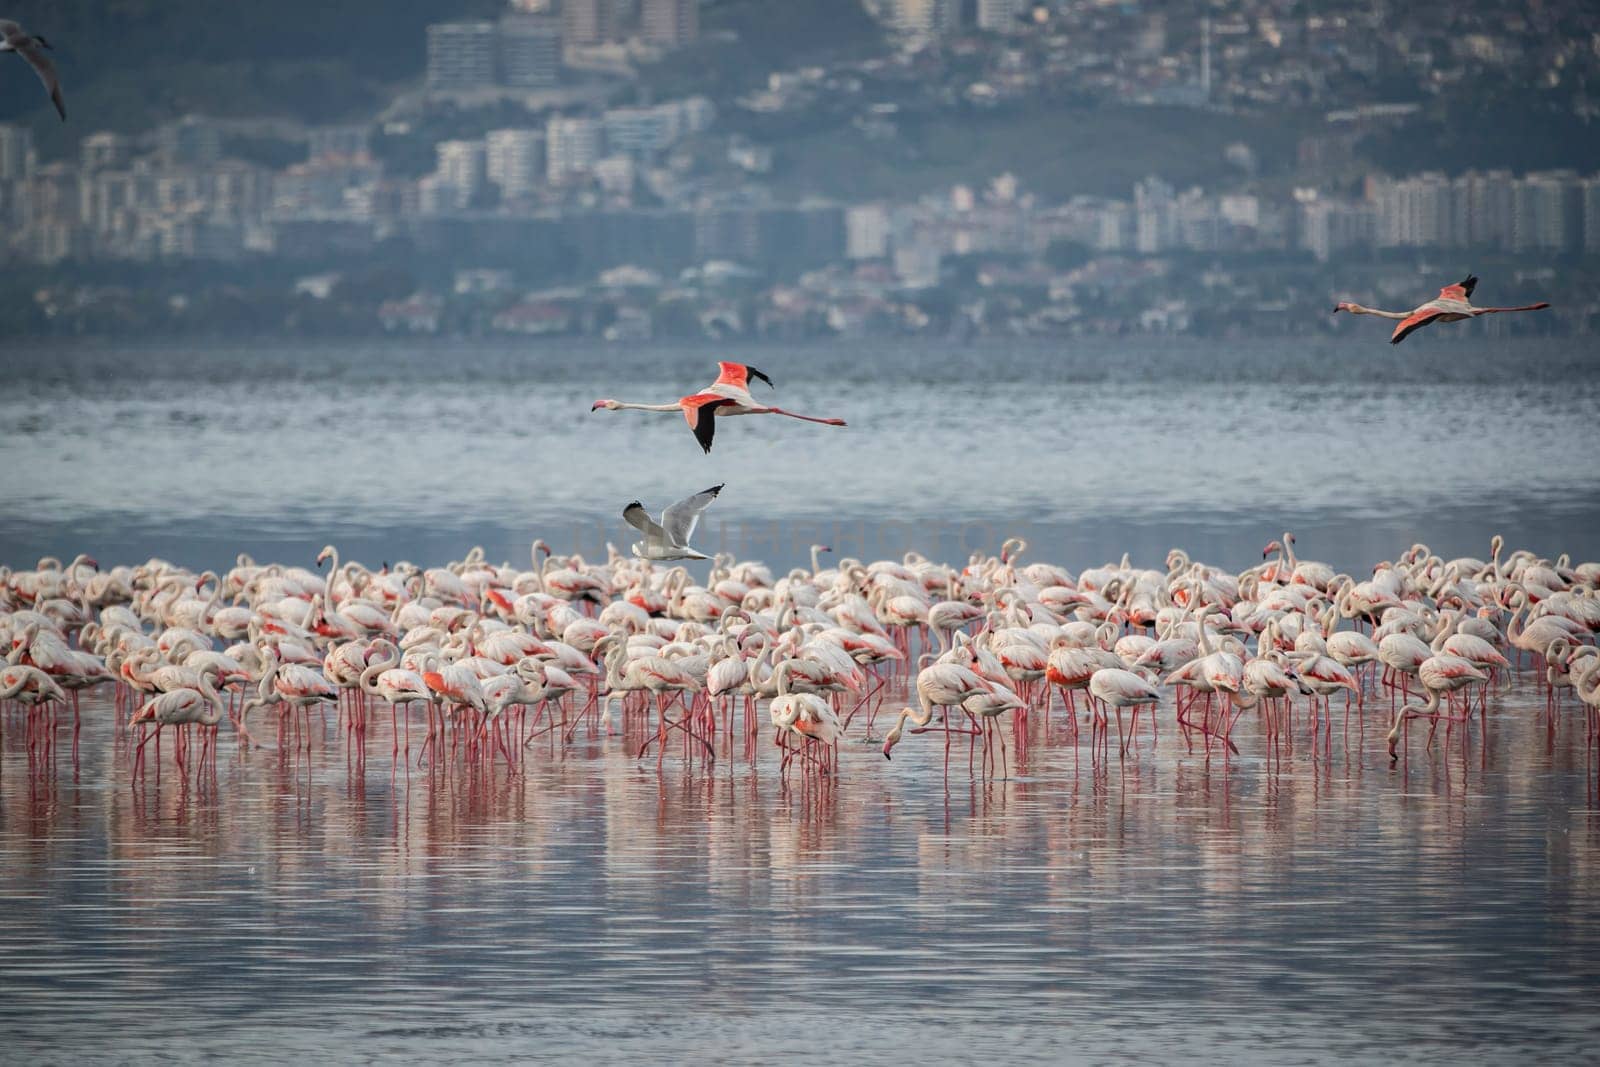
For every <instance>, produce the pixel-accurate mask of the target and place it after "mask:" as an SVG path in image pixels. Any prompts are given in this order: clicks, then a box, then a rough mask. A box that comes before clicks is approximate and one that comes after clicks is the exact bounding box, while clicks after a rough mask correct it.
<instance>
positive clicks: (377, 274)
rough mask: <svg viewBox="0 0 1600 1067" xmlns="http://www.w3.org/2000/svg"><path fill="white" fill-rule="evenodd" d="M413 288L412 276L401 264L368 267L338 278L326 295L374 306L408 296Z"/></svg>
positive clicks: (413, 278) (344, 300) (339, 300)
mask: <svg viewBox="0 0 1600 1067" xmlns="http://www.w3.org/2000/svg"><path fill="white" fill-rule="evenodd" d="M416 288H417V279H416V277H415V276H413V275H412V273H411V272H410V271H408V270H406V269H405V268H404V267H393V266H382V267H371V268H369V269H367V270H362V271H356V272H353V273H350V274H346V275H345V276H344V277H342V278H340V279H339V280H338V281H337V282H335V283H334V286H333V291H332V292H331V293H330V294H329V298H330V299H331V300H334V301H335V302H337V303H340V304H360V305H373V306H375V305H377V304H381V303H383V302H384V301H385V300H399V299H402V298H403V297H407V296H410V295H411V294H412V293H413V292H415V291H416Z"/></svg>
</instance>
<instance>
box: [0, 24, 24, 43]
mask: <svg viewBox="0 0 1600 1067" xmlns="http://www.w3.org/2000/svg"><path fill="white" fill-rule="evenodd" d="M21 36H23V33H22V27H21V26H20V25H19V24H17V23H15V22H12V21H11V20H10V19H0V39H4V40H7V41H9V40H11V39H12V38H13V37H21Z"/></svg>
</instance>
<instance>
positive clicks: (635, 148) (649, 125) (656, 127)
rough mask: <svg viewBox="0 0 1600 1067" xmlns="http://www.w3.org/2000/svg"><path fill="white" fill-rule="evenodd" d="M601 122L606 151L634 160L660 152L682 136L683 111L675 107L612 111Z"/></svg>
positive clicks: (622, 108)
mask: <svg viewBox="0 0 1600 1067" xmlns="http://www.w3.org/2000/svg"><path fill="white" fill-rule="evenodd" d="M602 121H603V123H604V126H605V133H606V151H607V152H610V153H611V154H612V155H626V156H631V157H633V158H635V159H641V158H648V157H650V156H653V155H655V154H656V153H658V152H662V151H664V150H666V149H667V148H669V147H671V146H672V144H673V143H674V142H675V141H677V139H678V138H679V137H681V136H682V135H683V125H684V121H683V109H682V108H681V107H680V106H679V105H677V104H676V103H673V104H661V105H658V106H656V107H617V108H612V109H611V110H610V111H607V112H606V113H605V116H604V118H603V120H602Z"/></svg>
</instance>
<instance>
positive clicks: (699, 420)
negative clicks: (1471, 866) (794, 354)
mask: <svg viewBox="0 0 1600 1067" xmlns="http://www.w3.org/2000/svg"><path fill="white" fill-rule="evenodd" d="M717 366H718V367H719V368H720V369H721V373H720V374H719V375H718V376H717V380H716V381H714V382H712V383H711V384H710V385H708V386H706V387H705V388H704V389H703V390H701V391H700V392H698V393H693V394H691V395H689V396H685V397H680V398H679V399H678V400H677V401H675V402H674V403H671V404H628V403H623V402H622V401H620V400H611V399H603V400H596V401H595V402H594V404H593V406H591V407H590V408H589V410H590V411H591V412H593V411H599V410H601V409H602V408H604V409H605V410H606V411H624V410H627V411H681V412H683V417H684V419H685V421H687V422H688V424H689V429H690V430H691V431H692V432H693V433H694V438H695V440H696V441H698V442H699V443H700V448H701V450H702V451H704V452H710V451H711V441H712V438H713V436H714V435H715V434H716V417H717V415H719V414H720V415H722V416H724V417H727V416H732V415H787V416H788V417H789V418H791V419H800V420H802V421H805V422H816V423H821V424H822V425H824V426H843V425H845V421H844V420H843V419H821V418H817V417H815V416H812V415H797V414H796V413H794V412H792V411H785V410H783V409H782V408H779V407H771V406H768V405H763V404H759V403H757V402H756V399H755V397H753V396H751V395H750V379H751V378H759V379H760V380H761V381H763V382H766V383H767V385H768V387H769V388H770V387H771V386H772V379H771V378H768V377H767V376H766V375H765V374H763V373H761V371H759V370H757V369H756V368H754V367H751V366H748V365H746V364H743V363H718V364H717Z"/></svg>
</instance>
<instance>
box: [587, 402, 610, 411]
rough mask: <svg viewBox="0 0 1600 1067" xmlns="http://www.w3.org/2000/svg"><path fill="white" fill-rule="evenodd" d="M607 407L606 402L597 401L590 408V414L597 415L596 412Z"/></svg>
mask: <svg viewBox="0 0 1600 1067" xmlns="http://www.w3.org/2000/svg"><path fill="white" fill-rule="evenodd" d="M605 406H606V402H605V401H604V400H596V401H595V402H594V405H593V406H592V407H590V408H589V413H590V414H593V413H595V412H596V411H599V410H600V409H601V408H603V407H605Z"/></svg>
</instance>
